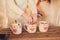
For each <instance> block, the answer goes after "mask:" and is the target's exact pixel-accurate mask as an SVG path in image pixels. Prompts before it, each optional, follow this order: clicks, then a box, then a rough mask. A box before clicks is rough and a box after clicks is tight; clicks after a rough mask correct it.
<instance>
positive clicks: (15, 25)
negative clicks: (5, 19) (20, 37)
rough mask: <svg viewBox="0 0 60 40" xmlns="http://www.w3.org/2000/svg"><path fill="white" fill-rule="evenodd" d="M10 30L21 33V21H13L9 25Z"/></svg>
mask: <svg viewBox="0 0 60 40" xmlns="http://www.w3.org/2000/svg"><path fill="white" fill-rule="evenodd" d="M10 29H11V31H12V32H13V34H21V33H22V25H21V23H20V24H18V23H13V24H11V26H10Z"/></svg>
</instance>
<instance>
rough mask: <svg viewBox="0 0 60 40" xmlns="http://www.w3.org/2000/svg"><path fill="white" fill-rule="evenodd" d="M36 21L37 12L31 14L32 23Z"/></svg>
mask: <svg viewBox="0 0 60 40" xmlns="http://www.w3.org/2000/svg"><path fill="white" fill-rule="evenodd" d="M36 22H37V14H32V23H33V24H34V23H36Z"/></svg>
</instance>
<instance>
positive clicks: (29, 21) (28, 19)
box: [23, 14, 32, 23]
mask: <svg viewBox="0 0 60 40" xmlns="http://www.w3.org/2000/svg"><path fill="white" fill-rule="evenodd" d="M23 17H24V19H25V20H26V21H27V22H28V23H31V22H32V17H31V16H30V15H28V14H23Z"/></svg>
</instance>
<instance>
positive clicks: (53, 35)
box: [0, 27, 60, 40]
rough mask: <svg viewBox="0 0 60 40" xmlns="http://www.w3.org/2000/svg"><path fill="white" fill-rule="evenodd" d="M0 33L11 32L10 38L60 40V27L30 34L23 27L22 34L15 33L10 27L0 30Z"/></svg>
mask: <svg viewBox="0 0 60 40" xmlns="http://www.w3.org/2000/svg"><path fill="white" fill-rule="evenodd" d="M0 34H10V37H9V38H8V40H60V27H50V28H49V30H48V32H44V33H42V32H40V31H39V30H38V28H37V32H36V33H33V34H30V33H28V32H26V31H25V30H24V29H23V32H22V34H20V35H14V34H12V32H11V31H10V29H2V30H0Z"/></svg>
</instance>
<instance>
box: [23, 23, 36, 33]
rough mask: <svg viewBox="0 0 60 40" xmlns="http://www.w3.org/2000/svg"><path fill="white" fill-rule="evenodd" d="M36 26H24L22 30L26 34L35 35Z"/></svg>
mask: <svg viewBox="0 0 60 40" xmlns="http://www.w3.org/2000/svg"><path fill="white" fill-rule="evenodd" d="M36 28H37V27H36V24H33V25H32V24H26V26H25V27H24V29H25V30H26V31H27V32H28V33H35V32H36Z"/></svg>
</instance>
